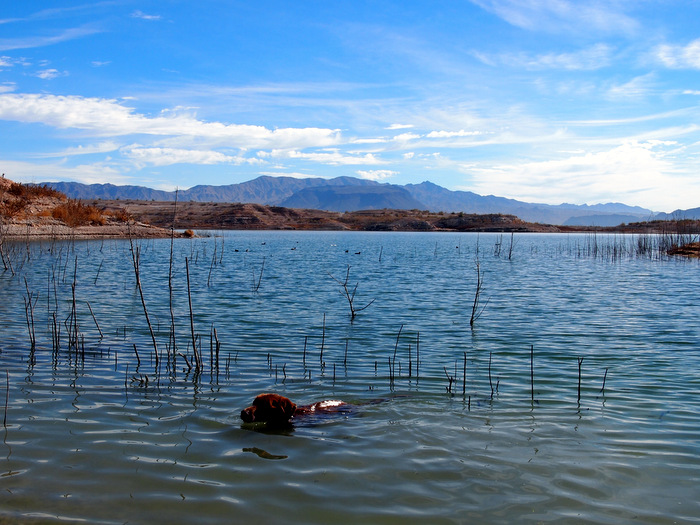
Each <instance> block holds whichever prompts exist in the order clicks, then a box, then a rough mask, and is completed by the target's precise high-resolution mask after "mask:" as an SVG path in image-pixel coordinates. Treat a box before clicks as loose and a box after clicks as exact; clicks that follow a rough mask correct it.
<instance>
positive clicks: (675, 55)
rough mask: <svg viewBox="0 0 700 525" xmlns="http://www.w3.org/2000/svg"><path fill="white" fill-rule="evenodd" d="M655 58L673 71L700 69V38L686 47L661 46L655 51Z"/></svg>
mask: <svg viewBox="0 0 700 525" xmlns="http://www.w3.org/2000/svg"><path fill="white" fill-rule="evenodd" d="M654 56H655V57H656V59H657V61H659V62H661V63H662V64H663V65H664V66H666V67H668V68H671V69H700V38H698V39H696V40H693V41H692V42H690V43H689V44H687V45H685V46H675V45H669V44H663V45H660V46H658V47H657V48H656V49H655V50H654Z"/></svg>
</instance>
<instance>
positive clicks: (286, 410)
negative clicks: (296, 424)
mask: <svg viewBox="0 0 700 525" xmlns="http://www.w3.org/2000/svg"><path fill="white" fill-rule="evenodd" d="M296 409H297V406H296V405H295V404H294V403H293V402H292V401H291V400H289V399H287V398H286V397H283V396H280V395H278V394H260V395H259V396H258V397H256V398H255V399H254V400H253V404H252V405H251V406H249V407H248V408H244V409H243V410H241V419H242V420H243V421H245V422H246V423H253V422H256V421H257V422H265V423H272V424H284V423H288V422H289V420H290V419H291V418H292V416H293V415H294V411H295V410H296Z"/></svg>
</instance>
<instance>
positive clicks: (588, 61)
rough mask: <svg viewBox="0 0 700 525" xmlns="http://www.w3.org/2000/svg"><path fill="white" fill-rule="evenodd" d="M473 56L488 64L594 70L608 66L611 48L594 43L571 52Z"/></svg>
mask: <svg viewBox="0 0 700 525" xmlns="http://www.w3.org/2000/svg"><path fill="white" fill-rule="evenodd" d="M474 56H475V57H476V58H477V59H479V60H480V61H482V62H483V63H485V64H487V65H490V66H498V65H501V64H503V65H506V66H509V67H517V68H524V69H529V70H546V69H555V70H557V69H559V70H567V71H594V70H596V69H601V68H604V67H608V66H609V65H610V64H611V63H612V48H610V47H609V46H607V45H606V44H596V45H594V46H592V47H589V48H586V49H582V50H580V51H575V52H571V53H546V54H543V55H530V54H527V53H509V54H501V55H496V56H490V55H486V54H483V53H479V52H475V53H474Z"/></svg>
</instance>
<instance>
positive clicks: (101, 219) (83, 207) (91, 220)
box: [51, 199, 107, 227]
mask: <svg viewBox="0 0 700 525" xmlns="http://www.w3.org/2000/svg"><path fill="white" fill-rule="evenodd" d="M51 216H52V217H53V218H54V219H58V220H60V221H62V222H64V223H66V224H67V225H68V226H71V227H76V226H86V225H91V224H94V225H99V226H101V225H103V224H105V223H106V222H107V219H106V218H105V216H104V215H103V213H102V212H101V211H100V210H98V209H97V208H96V207H95V206H90V205H88V204H83V203H82V202H81V201H79V200H76V199H68V201H67V202H65V203H63V204H59V205H58V206H56V207H55V208H54V209H53V211H52V212H51Z"/></svg>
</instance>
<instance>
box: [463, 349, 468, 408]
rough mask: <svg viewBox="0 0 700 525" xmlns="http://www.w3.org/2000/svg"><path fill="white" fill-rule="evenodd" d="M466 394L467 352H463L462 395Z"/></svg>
mask: <svg viewBox="0 0 700 525" xmlns="http://www.w3.org/2000/svg"><path fill="white" fill-rule="evenodd" d="M466 395H467V353H466V352H464V366H463V368H462V397H466Z"/></svg>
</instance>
